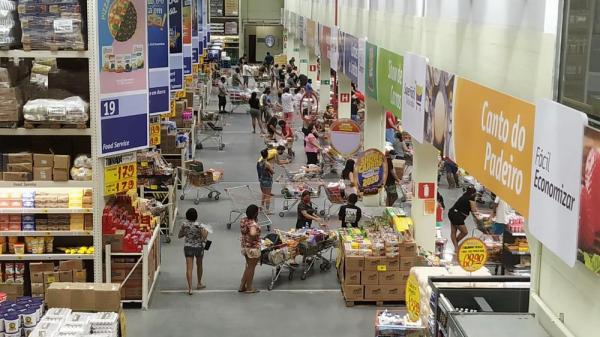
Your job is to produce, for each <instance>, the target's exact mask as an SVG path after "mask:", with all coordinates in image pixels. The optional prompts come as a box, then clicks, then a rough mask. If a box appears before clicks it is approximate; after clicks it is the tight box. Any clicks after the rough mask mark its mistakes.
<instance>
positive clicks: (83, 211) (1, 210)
mask: <svg viewBox="0 0 600 337" xmlns="http://www.w3.org/2000/svg"><path fill="white" fill-rule="evenodd" d="M93 212H94V210H93V209H92V208H0V214H88V213H93Z"/></svg>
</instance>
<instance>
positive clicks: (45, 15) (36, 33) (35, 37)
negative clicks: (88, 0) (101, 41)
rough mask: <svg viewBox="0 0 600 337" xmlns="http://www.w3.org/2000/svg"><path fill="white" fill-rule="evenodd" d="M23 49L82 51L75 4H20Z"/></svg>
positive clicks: (47, 0)
mask: <svg viewBox="0 0 600 337" xmlns="http://www.w3.org/2000/svg"><path fill="white" fill-rule="evenodd" d="M18 11H19V19H20V20H21V27H22V31H23V34H22V38H21V42H22V43H23V49H25V50H31V49H33V50H48V49H50V50H59V49H71V50H84V49H85V42H84V39H83V32H82V27H83V16H82V11H81V6H80V4H79V0H61V1H60V2H57V1H55V0H20V1H19V6H18Z"/></svg>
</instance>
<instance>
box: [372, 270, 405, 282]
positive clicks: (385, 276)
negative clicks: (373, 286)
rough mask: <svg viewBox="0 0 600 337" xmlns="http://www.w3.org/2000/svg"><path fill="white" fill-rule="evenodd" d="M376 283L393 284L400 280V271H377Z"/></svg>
mask: <svg viewBox="0 0 600 337" xmlns="http://www.w3.org/2000/svg"><path fill="white" fill-rule="evenodd" d="M378 277H379V280H378V282H379V283H378V284H382V285H393V284H399V283H401V282H402V272H399V271H384V272H380V273H378Z"/></svg>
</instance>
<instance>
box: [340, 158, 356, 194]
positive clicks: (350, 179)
mask: <svg viewBox="0 0 600 337" xmlns="http://www.w3.org/2000/svg"><path fill="white" fill-rule="evenodd" d="M354 165H355V162H354V159H348V160H346V164H345V165H344V169H343V170H342V175H341V177H340V178H341V180H342V183H343V184H344V189H343V191H342V192H343V193H344V195H343V196H348V197H349V196H350V195H351V194H356V193H358V191H357V190H356V178H355V177H354Z"/></svg>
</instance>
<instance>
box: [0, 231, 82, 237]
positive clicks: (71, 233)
mask: <svg viewBox="0 0 600 337" xmlns="http://www.w3.org/2000/svg"><path fill="white" fill-rule="evenodd" d="M2 235H3V236H58V237H60V236H65V237H66V236H92V235H93V232H92V231H3V232H2Z"/></svg>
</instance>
